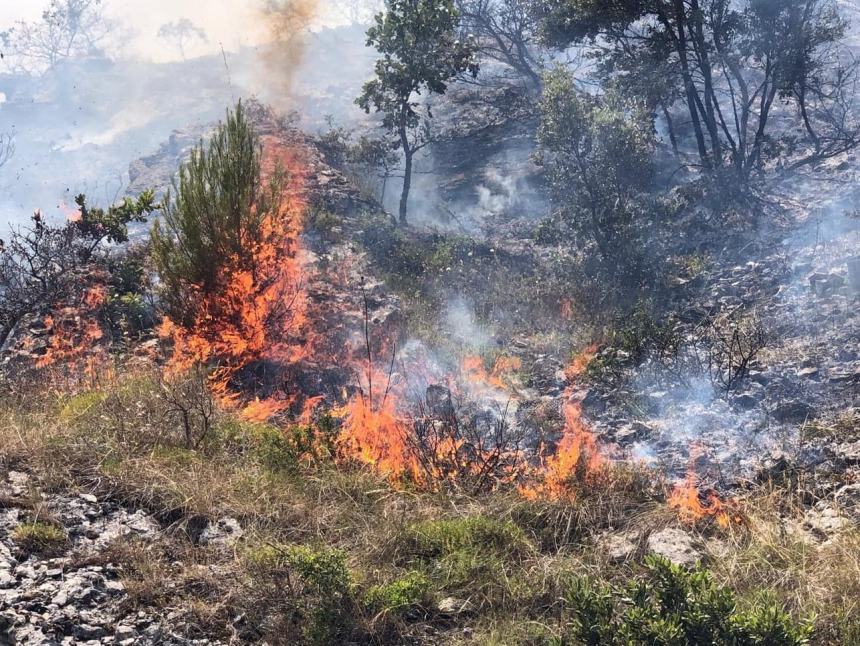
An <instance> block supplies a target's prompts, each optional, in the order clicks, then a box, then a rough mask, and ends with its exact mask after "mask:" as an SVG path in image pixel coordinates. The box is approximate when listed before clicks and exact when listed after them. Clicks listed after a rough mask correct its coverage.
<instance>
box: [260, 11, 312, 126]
mask: <svg viewBox="0 0 860 646" xmlns="http://www.w3.org/2000/svg"><path fill="white" fill-rule="evenodd" d="M317 9H318V3H317V0H266V2H265V4H264V5H263V7H262V9H261V10H260V12H259V17H260V20H262V21H263V24H264V25H265V26H266V29H267V32H268V36H269V42H268V43H266V44H265V45H263V46H261V47H260V51H259V55H260V62H261V63H262V68H261V71H262V73H263V78H262V79H260V80H258V82H260V81H261V82H262V84H264V85H265V86H266V87H267V90H268V92H267V93H268V94H269V95H270V96H272V97H273V99H272V103H273V105H274V107H275V108H277V109H281V110H286V109H288V108H289V107H290V106H291V98H292V93H293V90H294V83H295V79H296V74H297V72H298V70H299V67H300V65H301V63H302V60H303V58H304V55H305V50H306V46H307V36H308V32H309V29H310V27H311V25H312V24H313V22H314V20H315V18H316V16H317Z"/></svg>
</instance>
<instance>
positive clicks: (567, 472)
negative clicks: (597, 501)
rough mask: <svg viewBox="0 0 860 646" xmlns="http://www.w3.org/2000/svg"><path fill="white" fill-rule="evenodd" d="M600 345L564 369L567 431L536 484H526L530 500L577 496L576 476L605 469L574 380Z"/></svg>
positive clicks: (591, 347) (585, 475) (590, 476)
mask: <svg viewBox="0 0 860 646" xmlns="http://www.w3.org/2000/svg"><path fill="white" fill-rule="evenodd" d="M597 349H598V346H597V345H596V344H595V345H590V346H589V347H587V348H586V349H585V350H584V351H583V352H582V353H580V354H578V355H577V356H576V357H574V358H573V360H572V361H571V363H570V365H569V366H568V367H567V369H566V370H565V375H566V376H567V378H568V380H569V381H571V385H570V386H568V388H567V389H566V390H565V393H564V398H565V402H564V405H563V407H562V413H563V416H564V431H563V433H562V436H561V440H559V442H558V446H557V447H556V450H555V453H554V454H552V455H550V456H549V457H547V458H546V459H545V460H544V463H543V468H542V470H541V473H540V474H539V477H538V483H537V484H536V485H532V486H528V487H523V488H522V489H521V491H522V493H523V495H524V496H525V497H527V498H530V499H536V498H549V499H552V500H558V499H561V498H565V497H569V496H571V495H574V492H572V491H571V488H570V482H571V480H573V479H574V478H578V479H582V478H585V479H587V478H594V477H596V476H597V475H598V474H600V473H601V472H602V471H603V467H604V466H605V458H604V457H603V456H602V455H601V453H600V451H599V449H598V447H597V439H596V438H595V437H594V433H592V431H591V430H590V429H589V428H588V426H587V425H586V424H585V422H584V421H583V420H582V405H581V404H580V403H579V402H578V401H576V399H575V398H574V386H573V384H572V382H573V380H574V379H575V378H576V377H578V376H580V375H581V374H582V373H583V372H585V370H586V369H587V368H588V365H589V364H590V363H591V361H592V360H593V359H594V356H595V355H596V353H597Z"/></svg>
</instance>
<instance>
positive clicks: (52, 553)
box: [0, 471, 238, 646]
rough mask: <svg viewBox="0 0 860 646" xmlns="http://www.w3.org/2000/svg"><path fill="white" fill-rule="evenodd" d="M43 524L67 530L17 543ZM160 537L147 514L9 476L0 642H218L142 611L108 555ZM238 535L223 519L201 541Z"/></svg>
mask: <svg viewBox="0 0 860 646" xmlns="http://www.w3.org/2000/svg"><path fill="white" fill-rule="evenodd" d="M46 522H47V523H50V524H51V526H54V527H58V528H60V530H61V532H62V537H61V538H59V539H57V540H56V541H54V542H52V544H50V545H44V546H40V547H38V548H34V549H31V548H30V547H29V546H24V545H22V541H20V540H16V531H17V530H19V529H20V528H21V527H26V526H28V525H32V524H33V523H46ZM162 531H165V528H164V527H163V526H162V525H161V524H160V523H158V522H157V521H156V520H155V519H154V518H153V517H151V516H150V515H148V514H146V513H145V512H144V511H143V510H140V509H136V510H134V509H126V508H124V507H122V506H120V505H119V504H117V503H114V502H111V501H106V500H99V499H98V498H96V497H95V496H93V495H91V494H87V493H77V494H74V493H63V494H54V493H46V492H44V491H40V489H39V486H38V485H37V483H36V482H35V481H34V480H33V479H31V477H30V476H29V475H28V474H26V473H22V472H17V471H10V472H9V473H8V475H7V477H6V479H5V481H4V482H3V483H2V484H0V631H2V632H0V643H9V644H44V645H46V646H47V645H49V644H92V645H95V644H126V645H129V644H153V645H154V644H201V645H203V644H215V643H218V642H213V641H210V640H208V639H199V640H197V639H188V638H187V637H185V636H183V634H182V631H183V626H182V624H181V622H177V621H176V617H173V616H171V615H170V613H168V614H167V615H164V614H162V613H160V612H156V611H154V610H152V609H146V608H143V609H141V608H139V607H138V604H135V603H133V602H132V601H131V599H130V597H129V594H128V592H127V590H126V589H125V586H124V585H123V583H122V582H121V581H120V574H121V572H120V569H119V568H118V567H117V565H116V564H115V563H114V562H113V561H112V557H111V550H112V549H114V548H116V546H117V545H118V544H121V543H126V544H128V543H135V544H140V545H146V544H148V543H150V542H152V541H153V540H154V539H155V538H157V537H158V535H159V533H160V532H162ZM236 531H238V528H237V525H236V524H235V521H232V522H231V521H230V520H225V521H224V522H222V523H218V524H213V525H212V526H211V527H210V526H206V527H204V528H202V530H201V532H200V536H199V537H198V541H199V542H201V544H213V543H217V542H218V541H222V542H224V543H225V544H226V542H228V541H229V540H231V539H232V537H233V536H234V532H236ZM162 583H163V585H165V586H170V585H175V583H171V582H170V581H164V582H162Z"/></svg>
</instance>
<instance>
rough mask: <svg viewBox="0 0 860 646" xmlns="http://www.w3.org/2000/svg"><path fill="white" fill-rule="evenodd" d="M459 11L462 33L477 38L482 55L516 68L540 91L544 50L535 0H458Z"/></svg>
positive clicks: (529, 87)
mask: <svg viewBox="0 0 860 646" xmlns="http://www.w3.org/2000/svg"><path fill="white" fill-rule="evenodd" d="M457 10H458V11H459V12H460V21H461V23H460V24H461V29H462V31H463V33H464V34H466V35H468V36H472V37H474V38H475V40H476V42H477V45H478V51H479V53H480V54H481V56H483V57H484V58H486V59H489V60H491V61H495V62H497V63H500V64H501V65H503V66H505V67H506V68H508V69H509V70H511V71H513V72H514V74H515V75H517V76H518V77H520V78H521V79H522V80H523V81H524V82H525V84H526V86H527V87H528V89H529V90H530V91H533V92H534V93H535V94H537V93H539V92H540V88H541V70H542V69H543V61H544V51H543V48H542V47H541V46H540V44H539V39H538V26H539V13H538V11H539V7H538V3H537V2H536V0H457Z"/></svg>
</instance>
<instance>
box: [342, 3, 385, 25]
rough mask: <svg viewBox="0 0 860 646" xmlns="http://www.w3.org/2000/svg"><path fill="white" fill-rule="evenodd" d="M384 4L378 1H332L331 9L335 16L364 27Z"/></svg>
mask: <svg viewBox="0 0 860 646" xmlns="http://www.w3.org/2000/svg"><path fill="white" fill-rule="evenodd" d="M383 5H384V3H383V2H381V1H380V0H332V2H331V6H332V9H333V10H334V11H335V12H336V13H337V15H339V16H341V17H343V18H344V19H346V20H347V21H349V22H350V23H352V24H357V25H366V24H369V23H370V22H371V21H372V20H373V16H375V15H376V14H377V13H378V12H379V11H381V10H382V8H383Z"/></svg>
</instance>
